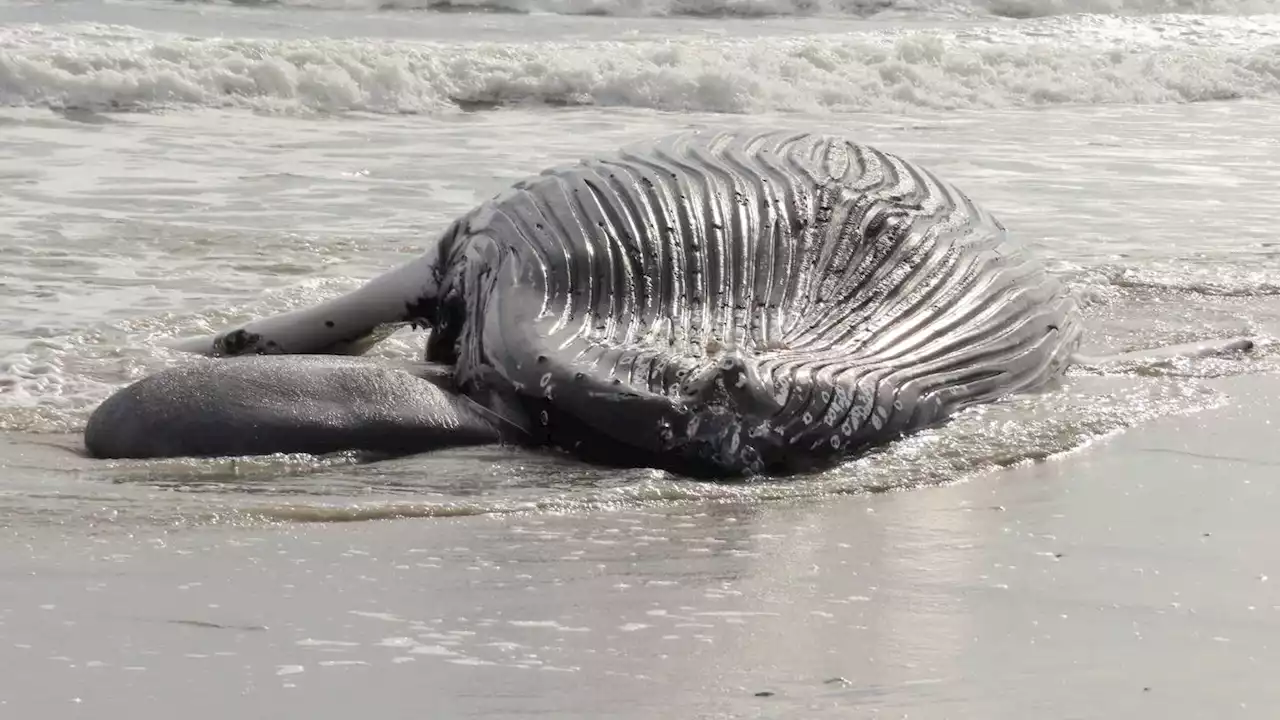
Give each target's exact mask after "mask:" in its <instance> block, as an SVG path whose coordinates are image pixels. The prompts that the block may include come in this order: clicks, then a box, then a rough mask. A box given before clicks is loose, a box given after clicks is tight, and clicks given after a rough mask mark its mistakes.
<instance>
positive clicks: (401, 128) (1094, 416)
mask: <svg viewBox="0 0 1280 720" xmlns="http://www.w3.org/2000/svg"><path fill="white" fill-rule="evenodd" d="M459 5H461V3H457V2H455V3H453V4H452V6H451V7H453V8H454V9H457V7H458V6H459ZM1067 5H1068V3H1063V2H1053V1H1052V0H1042V1H1038V2H1031V1H1028V2H1013V1H1012V0H990V1H989V2H971V3H962V2H955V3H949V2H926V1H925V0H921V2H918V3H905V2H898V3H891V2H826V3H799V2H792V3H784V2H768V3H766V2H729V1H727V0H725V1H720V0H710V1H708V2H703V3H695V2H692V1H688V2H674V1H673V0H663V1H661V2H659V1H658V0H653V1H652V2H626V1H624V0H619V1H616V2H605V1H604V0H600V1H599V2H585V1H584V2H576V1H574V0H564V1H563V2H559V1H552V0H539V1H535V0H529V2H515V1H512V2H508V3H501V2H499V3H493V2H490V3H487V4H479V3H477V4H476V7H477V9H478V10H490V11H495V10H507V11H513V12H475V13H459V12H450V13H444V12H439V10H440V7H438V6H437V5H435V4H433V3H426V2H422V3H413V2H398V3H397V2H392V3H365V2H355V1H352V2H346V1H342V0H335V1H334V2H328V1H327V0H317V1H316V2H293V1H292V0H286V1H284V2H277V3H269V2H264V3H261V4H257V5H250V6H245V5H243V4H219V3H176V2H175V3H162V2H155V3H152V2H107V3H97V2H69V3H58V4H56V5H48V4H37V3H17V2H0V105H3V106H4V109H2V110H0V140H2V141H3V142H2V143H0V147H2V148H3V151H0V241H2V242H3V247H4V249H5V260H6V273H5V281H4V282H3V283H0V431H2V432H3V436H2V438H3V440H2V441H0V467H3V468H4V474H5V478H6V481H5V484H4V486H3V487H0V511H3V512H4V513H5V516H6V518H7V519H8V520H9V523H8V527H9V528H11V529H13V530H14V531H16V532H18V533H19V534H23V533H27V532H35V530H34V529H35V528H38V527H46V526H54V527H58V526H66V525H72V524H74V525H78V526H84V525H87V526H90V527H97V528H113V527H114V528H123V529H126V530H127V529H129V528H136V527H141V526H146V527H170V526H179V527H182V526H187V525H190V524H209V523H215V524H216V523H248V522H258V521H261V520H263V519H266V520H285V521H296V520H358V519H366V518H378V517H390V516H440V515H460V514H477V513H506V512H526V511H547V510H563V509H572V508H578V509H598V508H611V507H616V506H634V505H638V504H649V503H665V502H671V501H687V500H702V501H725V502H762V501H768V500H776V499H786V498H812V497H824V496H830V495H833V494H847V493H857V492H868V491H880V490H886V489H895V488H905V487H917V486H922V485H931V484H938V483H946V482H950V481H955V480H959V479H964V478H968V477H973V476H974V475H975V474H979V473H982V472H986V471H989V470H992V469H996V468H1002V467H1007V466H1009V465H1013V464H1018V463H1023V462H1028V461H1033V460H1038V459H1041V458H1045V457H1051V456H1055V455H1060V454H1063V453H1068V452H1071V451H1074V450H1078V449H1081V448H1087V447H1088V446H1089V445H1090V444H1091V443H1095V442H1096V441H1099V440H1102V439H1105V438H1107V437H1108V436H1110V435H1112V434H1114V433H1116V432H1120V431H1123V430H1125V429H1127V428H1130V427H1134V426H1135V425H1139V424H1143V423H1146V422H1149V421H1151V420H1153V419H1155V418H1158V417H1161V416H1166V415H1170V414H1178V413H1190V412H1195V411H1198V410H1202V409H1205V408H1209V407H1215V406H1220V405H1222V404H1224V403H1228V402H1230V398H1229V397H1227V396H1225V395H1223V394H1222V393H1219V392H1218V391H1215V390H1213V389H1212V388H1211V386H1210V385H1209V384H1207V382H1206V380H1207V379H1211V378H1215V377H1220V376H1227V375H1235V374H1241V373H1255V372H1266V373H1269V372H1274V371H1275V369H1276V358H1277V354H1276V353H1275V352H1273V350H1272V348H1273V346H1272V345H1271V344H1270V340H1271V338H1272V337H1273V336H1274V335H1275V334H1277V331H1278V329H1280V299H1278V296H1280V260H1278V259H1277V257H1278V255H1277V253H1280V250H1278V249H1277V248H1280V245H1277V241H1276V239H1275V237H1274V224H1275V218H1276V211H1275V208H1276V207H1278V206H1280V190H1278V189H1277V188H1280V141H1278V140H1277V139H1276V133H1275V131H1274V125H1275V123H1274V119H1273V118H1274V117H1275V115H1276V113H1277V112H1280V49H1278V48H1280V15H1267V14H1264V13H1274V12H1280V8H1278V7H1277V6H1276V4H1275V3H1269V2H1256V3H1252V4H1250V3H1226V2H1221V3H1215V2H1208V1H1204V2H1192V1H1187V2H1181V1H1173V0H1167V1H1159V0H1124V1H1121V0H1114V1H1111V0H1108V1H1106V2H1103V1H1102V0H1098V1H1097V2H1092V3H1085V4H1083V5H1081V4H1077V3H1072V4H1070V8H1071V9H1075V10H1081V9H1087V10H1093V11H1099V12H1102V11H1105V12H1114V13H1116V14H1115V15H1100V14H1068V13H1067V10H1068V8H1067ZM430 8H435V10H432V9H430ZM516 11H518V12H516ZM1178 13H1180V14H1178ZM709 16H710V17H709ZM764 16H769V17H767V18H765V17H764ZM1020 18H1026V19H1020ZM723 124H753V125H759V126H764V125H773V126H779V125H780V126H785V127H806V128H812V129H817V130H832V131H837V132H841V133H844V134H847V135H850V136H852V137H856V138H859V139H861V140H863V141H866V142H870V143H873V144H876V145H879V146H882V147H884V148H886V149H888V150H891V151H894V152H898V153H901V154H903V155H905V156H907V157H910V158H912V159H914V160H918V161H920V162H922V163H924V164H926V165H928V166H929V167H931V168H933V169H935V170H936V171H937V172H938V173H939V174H941V175H943V176H945V177H947V178H948V179H951V180H953V181H954V182H956V183H957V184H958V185H960V186H961V187H962V188H964V189H965V190H967V191H968V192H969V193H970V194H971V195H972V196H973V197H974V198H975V199H977V200H978V201H979V202H981V203H983V204H984V205H987V206H989V207H991V208H992V209H994V210H995V211H996V212H997V213H998V214H999V215H1000V217H1001V218H1002V219H1003V220H1004V221H1005V223H1006V224H1007V225H1008V226H1009V228H1010V229H1011V231H1013V232H1014V233H1016V234H1018V235H1020V236H1021V237H1023V238H1024V239H1025V240H1026V241H1028V242H1029V243H1031V244H1033V245H1034V246H1035V247H1036V248H1037V249H1038V251H1039V252H1040V254H1041V256H1042V257H1044V258H1045V260H1046V261H1047V262H1048V263H1049V265H1050V266H1051V267H1052V268H1053V269H1054V270H1055V271H1056V272H1059V273H1062V274H1063V275H1064V277H1066V278H1067V279H1068V281H1069V282H1070V283H1071V285H1072V288H1073V289H1074V290H1075V291H1076V292H1077V294H1078V295H1079V296H1080V298H1081V299H1082V301H1083V302H1084V304H1085V306H1086V310H1087V313H1088V317H1089V323H1090V327H1091V334H1090V335H1089V337H1088V339H1087V341H1086V342H1087V344H1088V347H1089V349H1090V350H1096V351H1106V350H1110V349H1115V350H1119V349H1130V348H1136V347H1143V346H1148V345H1154V344H1160V343H1167V342H1185V341H1189V340H1193V339H1197V338H1202V337H1216V336H1228V335H1239V334H1251V335H1254V336H1255V337H1258V338H1259V339H1260V340H1262V341H1263V347H1262V348H1261V349H1260V350H1259V351H1258V352H1255V353H1253V354H1251V355H1248V356H1239V357H1229V358H1220V359H1208V360H1197V361H1179V362H1174V363H1170V364H1167V365H1163V366H1158V367H1144V368H1110V369H1105V370H1101V369H1090V368H1079V369H1077V370H1076V371H1074V372H1073V374H1072V376H1071V378H1069V380H1068V381H1067V382H1066V383H1064V384H1063V385H1062V386H1061V387H1058V388H1053V389H1051V390H1049V391H1048V392H1047V393H1045V394H1042V395H1038V396H1034V397H1027V398H1018V399H1014V400H1011V401H1009V402H1007V403H1002V404H999V405H996V406H993V407H989V408H983V409H978V410H975V411H973V412H970V413H967V414H965V415H964V416H962V417H961V418H959V419H958V420H957V421H956V422H955V423H954V424H952V425H951V426H949V427H947V428H943V429H940V430H937V431H932V432H929V433H925V434H923V435H921V436H919V437H917V438H913V439H911V440H909V441H906V442H902V443H898V444H896V445H894V446H892V447H889V448H886V449H885V450H884V451H883V452H879V453H875V454H873V455H871V456H869V457H866V458H863V459H861V460H859V461H857V462H854V463H851V464H849V466H847V467H845V468H841V469H838V470H835V471H831V472H829V473H824V474H822V475H820V476H817V477H812V478H806V479H799V480H792V481H787V482H777V483H772V482H764V483H758V484H753V485H750V486H729V485H711V484H705V483H693V482H688V481H684V480H681V479H678V478H672V477H669V476H667V475H664V474H661V473H656V472H652V471H643V470H637V471H632V472H625V473H617V472H603V471H600V470H596V469H593V468H589V467H585V466H581V465H578V464H575V463H571V462H568V461H566V460H564V459H563V458H557V457H555V456H551V455H546V454H535V453H528V452H523V451H514V450H502V449H483V450H476V451H465V452H462V451H458V452H448V453H439V454H436V455H429V456H422V457H417V458H410V459H404V460H398V461H395V462H388V463H377V464H372V465H370V464H363V463H360V462H358V460H357V459H354V458H347V457H337V458H323V459H317V458H310V457H296V456H290V457H275V458H258V459H235V460H230V459H224V460H201V461H191V460H173V461H157V462H97V461H89V460H87V459H85V458H83V457H80V456H79V455H78V454H77V452H78V447H79V436H78V432H79V431H80V430H81V429H82V428H83V425H84V422H85V419H86V418H87V416H88V413H89V412H90V411H91V410H92V408H93V407H94V406H95V405H96V404H97V403H98V402H100V401H101V400H102V399H103V398H105V397H106V396H107V395H108V394H109V393H110V392H112V391H113V390H115V389H116V388H119V387H121V386H122V385H123V384H125V383H127V382H129V381H132V380H134V379H136V378H138V377H141V376H142V375H144V374H146V373H149V372H153V371H155V370H157V369H159V368H162V367H165V366H167V365H169V364H172V363H174V362H179V361H181V359H182V358H181V357H180V356H178V354H176V353H174V352H173V351H171V350H168V349H167V348H166V346H165V342H166V340H168V339H170V338H173V337H175V336H181V335H187V334H192V333H198V332H209V331H212V330H215V329H218V328H221V327H225V326H227V325H229V324H231V323H234V322H239V321H243V320H246V319H248V318H251V317H254V316H258V315H262V314H265V313H271V312H277V311H279V310H281V309H285V308H289V307H296V306H300V305H305V304H309V303H313V302H316V301H317V300H319V299H321V298H324V297H328V296H332V295H333V294H336V293H339V292H342V291H344V290H346V289H349V288H351V287H353V286H354V285H356V284H357V283H358V282H360V280H361V279H363V278H366V277H369V276H371V275H373V274H375V273H378V272H380V271H381V270H383V269H386V268H388V267H390V266H391V265H393V264H395V263H397V262H400V261H402V260H404V259H405V258H407V257H410V256H412V255H413V254H414V253H417V252H420V251H421V250H422V249H423V248H424V247H425V245H426V244H428V243H429V242H430V241H431V239H432V238H433V237H434V235H435V233H437V232H439V230H440V229H442V228H443V227H444V225H445V224H446V223H447V221H448V220H449V219H450V218H451V217H453V216H455V215H456V214H458V213H460V212H463V211H465V210H466V209H467V208H469V207H470V206H472V205H473V204H475V203H476V202H478V201H480V200H482V199H484V198H485V197H488V196H490V195H492V194H493V193H495V192H497V191H499V190H501V189H502V188H503V187H504V186H506V185H507V184H509V183H510V182H512V181H514V180H517V179H519V178H521V177H523V176H525V175H528V174H530V173H533V172H536V171H538V170H540V169H541V168H542V167H544V166H546V165H549V164H555V163H563V162H567V161H572V160H574V159H576V158H579V157H581V156H583V155H587V154H590V153H593V152H599V151H606V150H609V149H612V148H614V147H616V146H617V145H619V144H622V143H624V142H630V141H633V140H636V139H638V138H643V137H648V136H654V135H659V134H664V133H667V132H670V131H672V130H675V129H681V128H687V127H713V126H717V125H723ZM421 347H422V338H420V337H415V336H413V335H411V334H403V335H399V336H397V337H395V338H393V339H392V340H391V341H389V342H388V343H387V344H386V345H385V346H383V347H380V348H379V349H378V351H377V352H378V353H379V354H382V355H386V356H397V355H412V354H416V353H418V352H420V348H421Z"/></svg>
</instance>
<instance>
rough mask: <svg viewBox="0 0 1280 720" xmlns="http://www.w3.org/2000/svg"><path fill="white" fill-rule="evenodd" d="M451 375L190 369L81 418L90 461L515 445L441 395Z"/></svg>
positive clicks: (268, 367)
mask: <svg viewBox="0 0 1280 720" xmlns="http://www.w3.org/2000/svg"><path fill="white" fill-rule="evenodd" d="M450 378H451V373H450V371H449V370H448V369H447V368H439V369H436V370H435V371H433V372H431V373H427V372H424V371H423V370H422V369H421V368H416V369H405V368H400V367H397V366H392V365H384V364H380V363H375V362H372V361H368V360H357V359H352V358H336V357H326V356H317V355H291V356H249V357H242V358H229V359H226V360H221V361H217V362H211V361H200V362H196V363H193V364H191V365H184V366H181V367H176V368H172V369H169V370H165V371H162V372H160V373H157V374H155V375H152V376H149V377H147V378H144V379H142V380H140V381H138V382H136V383H134V384H133V385H130V386H128V387H126V388H124V389H122V390H120V391H118V392H117V393H116V394H115V395H113V396H111V397H110V398H108V399H107V401H106V402H104V403H103V404H102V405H100V406H99V407H98V408H97V410H95V411H94V413H93V415H92V416H91V417H90V418H89V423H88V425H87V426H86V428H85V435H84V440H85V447H86V448H87V450H88V451H89V454H90V455H92V456H94V457H99V458H159V457H214V456H235V455H264V454H271V453H289V452H300V453H313V454H325V453H331V452H339V451H344V450H357V451H368V452H374V453H379V454H385V455H406V454H416V453H422V452H427V451H431V450H439V449H442V448H448V447H459V446H465V445H484V444H492V443H499V442H520V441H521V438H520V435H519V433H518V431H516V430H514V429H513V428H512V427H511V426H510V425H509V424H506V423H502V422H500V420H499V419H498V418H495V417H493V416H492V414H491V413H487V412H485V411H483V409H482V408H479V407H478V406H476V405H475V403H474V402H472V401H471V400H469V399H468V398H466V397H464V396H462V395H459V394H457V393H455V392H453V391H452V389H451V381H450Z"/></svg>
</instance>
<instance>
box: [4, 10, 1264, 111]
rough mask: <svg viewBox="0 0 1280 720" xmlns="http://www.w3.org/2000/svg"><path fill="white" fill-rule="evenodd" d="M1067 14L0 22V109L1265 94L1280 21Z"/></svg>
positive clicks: (904, 102)
mask: <svg viewBox="0 0 1280 720" xmlns="http://www.w3.org/2000/svg"><path fill="white" fill-rule="evenodd" d="M1060 20H1061V19H1055V20H1054V22H1055V23H1056V24H1058V25H1061V24H1062V23H1061V22H1060ZM1072 23H1073V24H1072V25H1070V26H1068V27H1055V28H1053V35H1052V36H1051V37H1045V36H1044V35H1043V34H1041V33H1039V32H1038V31H1037V29H1036V27H1035V24H1034V23H1032V24H1029V25H1023V24H1019V25H1017V26H1008V25H996V26H992V27H989V28H977V29H973V28H969V29H957V30H951V31H945V32H944V31H929V32H920V31H908V30H899V31H893V32H864V33H850V34H844V35H829V36H817V37H801V38H765V39H746V38H741V39H732V38H721V39H712V38H695V37H685V38H677V39H672V40H669V41H665V42H654V41H631V42H626V41H599V42H573V43H560V42H532V43H470V44H442V43H424V42H412V41H386V40H379V41H365V40H345V39H344V40H338V39H298V40H279V39H274V40H252V39H221V38H212V39H205V38H190V37H182V36H176V35H166V34H158V33H144V32H142V31H137V30H133V29H131V28H122V27H116V26H100V25H79V26H58V27H50V26H43V25H26V26H17V27H10V28H4V29H0V48H4V49H3V50H0V103H2V104H6V105H10V106H47V107H51V108H55V109H70V108H75V109H88V110H97V111H112V110H123V111H154V110H160V109H175V108H182V107H193V106H194V107H221V108H225V107H243V108H250V109H253V110H256V111H265V112H282V113H296V112H316V111H319V112H350V111H357V112H370V113H434V112H442V111H449V110H456V109H457V108H459V107H461V108H463V109H470V110H474V109H487V108H493V107H501V106H506V105H535V106H536V105H548V106H563V105H597V106H612V107H634V108H647V109H655V110H672V111H710V112H727V113H756V112H771V111H774V112H776V111H781V112H786V111H802V112H826V111H888V112H904V111H910V110H912V109H932V110H952V109H966V108H1001V107H1017V106H1037V105H1056V104H1084V103H1112V104H1115V103H1125V104H1150V103H1166V102H1197V101H1206V100H1221V99H1233V98H1268V97H1275V96H1278V95H1280V45H1277V44H1275V43H1276V41H1277V40H1280V19H1277V21H1274V22H1272V23H1271V24H1269V25H1268V24H1263V23H1241V22H1240V21H1239V20H1233V22H1232V24H1230V25H1221V26H1219V25H1214V24H1213V23H1207V22H1205V21H1203V20H1197V21H1195V22H1183V21H1178V20H1176V19H1166V20H1162V21H1160V22H1154V23H1153V22H1149V21H1142V22H1136V21H1129V20H1125V19H1121V18H1100V19H1099V18H1085V19H1083V20H1080V21H1072Z"/></svg>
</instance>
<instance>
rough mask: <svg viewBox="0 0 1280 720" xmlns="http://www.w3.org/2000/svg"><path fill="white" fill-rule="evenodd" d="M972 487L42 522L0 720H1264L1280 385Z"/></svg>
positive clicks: (12, 596) (23, 569)
mask: <svg viewBox="0 0 1280 720" xmlns="http://www.w3.org/2000/svg"><path fill="white" fill-rule="evenodd" d="M1217 386H1218V388H1219V389H1220V390H1222V391H1224V392H1225V393H1227V394H1228V395H1229V396H1230V398H1231V400H1230V402H1229V403H1228V404H1227V405H1226V406H1224V407H1221V408H1219V409H1216V410H1209V411H1205V412H1200V413H1196V414H1192V415H1187V416H1181V417H1173V418H1165V419H1163V420H1160V421H1158V422H1155V423H1152V424H1150V425H1146V426H1143V427H1140V428H1138V429H1136V430H1133V431H1130V432H1127V433H1125V434H1123V435H1119V436H1116V437H1113V438H1109V439H1105V440H1102V441H1099V442H1097V443H1095V444H1094V445H1092V446H1090V447H1086V448H1084V449H1082V450H1080V451H1077V452H1075V453H1072V454H1069V455H1067V456H1064V457H1061V458H1058V459H1052V460H1049V461H1045V462H1040V463H1035V464H1028V465H1024V466H1020V467H1016V468H1011V469H1006V470H999V471H993V472H989V473H985V474H982V475H980V476H978V477H976V478H975V479H973V480H970V481H968V482H964V483H959V484H955V485H950V486H945V487H934V488H923V489H916V490H911V491H905V492H891V493H882V494H866V495H853V496H847V497H841V498H828V499H825V500H802V501H790V502H777V503H767V502H766V503H754V504H735V503H731V502H675V503H666V504H658V505H654V506H649V507H639V508H637V507H631V508H621V509H618V510H616V511H609V510H607V509H605V510H593V511H583V512H569V513H563V514H558V513H547V512H543V513H527V514H520V513H517V514H511V515H505V516H476V517H461V518H417V519H402V520H379V521H372V522H345V523H293V524H286V525H284V526H274V527H252V526H230V527H216V526H214V527H203V528H199V529H184V530H182V531H180V532H167V531H164V530H161V529H156V530H154V531H150V532H146V531H143V532H138V531H133V532H129V533H128V534H127V537H121V533H118V532H112V531H110V530H102V531H101V533H93V532H85V533H75V532H69V531H67V530H66V529H65V528H63V529H59V528H54V527H51V528H49V529H48V531H47V532H39V533H35V534H33V535H28V537H27V540H26V541H25V542H24V543H23V544H24V547H23V548H21V549H20V551H19V552H16V553H13V552H11V553H9V559H8V561H7V562H6V565H5V568H4V570H3V573H4V582H3V583H0V608H3V610H0V637H3V643H2V644H0V670H2V671H3V676H4V677H6V678H7V680H6V681H5V682H4V683H0V707H3V708H4V710H3V714H4V716H5V717H13V718H28V717H29V718H34V717H40V718H50V719H55V718H76V717H126V716H128V717H136V718H161V717H172V716H181V717H184V718H188V719H190V720H202V719H204V718H210V719H212V718H226V717H240V718H268V717H282V716H285V717H324V718H336V717H351V716H358V715H360V714H362V713H369V712H376V713H377V714H378V715H379V716H381V717H392V718H395V717H404V718H408V717H449V718H470V717H484V718H506V717H510V718H517V717H519V718H528V717H556V718H596V717H624V718H652V717H688V718H695V717H696V718H756V717H761V718H796V717H832V718H837V717H839V718H849V717H883V718H906V717H910V718H930V719H932V718H961V717H963V718H972V717H988V718H1027V717H1035V718H1050V717H1052V718H1115V717H1126V716H1128V717H1160V718H1209V717H1213V718H1263V717H1270V715H1271V712H1272V709H1273V708H1274V707H1276V705H1277V702H1278V701H1280V688H1278V687H1277V686H1276V684H1275V683H1274V680H1273V676H1274V669H1275V668H1276V667H1277V663H1278V662H1280V585H1277V580H1280V564H1278V563H1277V561H1276V559H1275V557H1274V552H1273V549H1274V547H1275V544H1276V539H1277V531H1276V523H1275V517H1276V516H1277V515H1278V514H1280V496H1278V495H1277V492H1276V490H1275V482H1274V478H1275V477H1276V472H1277V468H1278V467H1280V446H1277V445H1275V444H1273V443H1267V442H1266V437H1267V434H1266V433H1265V432H1259V431H1260V430H1264V429H1265V428H1268V427H1270V426H1273V425H1274V424H1275V423H1280V413H1278V412H1277V410H1276V409H1275V408H1276V403H1277V401H1278V400H1280V395H1277V394H1276V392H1275V388H1274V383H1270V382H1267V381H1266V378H1258V377H1238V378H1233V379H1230V380H1227V381H1222V382H1219V383H1217Z"/></svg>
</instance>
